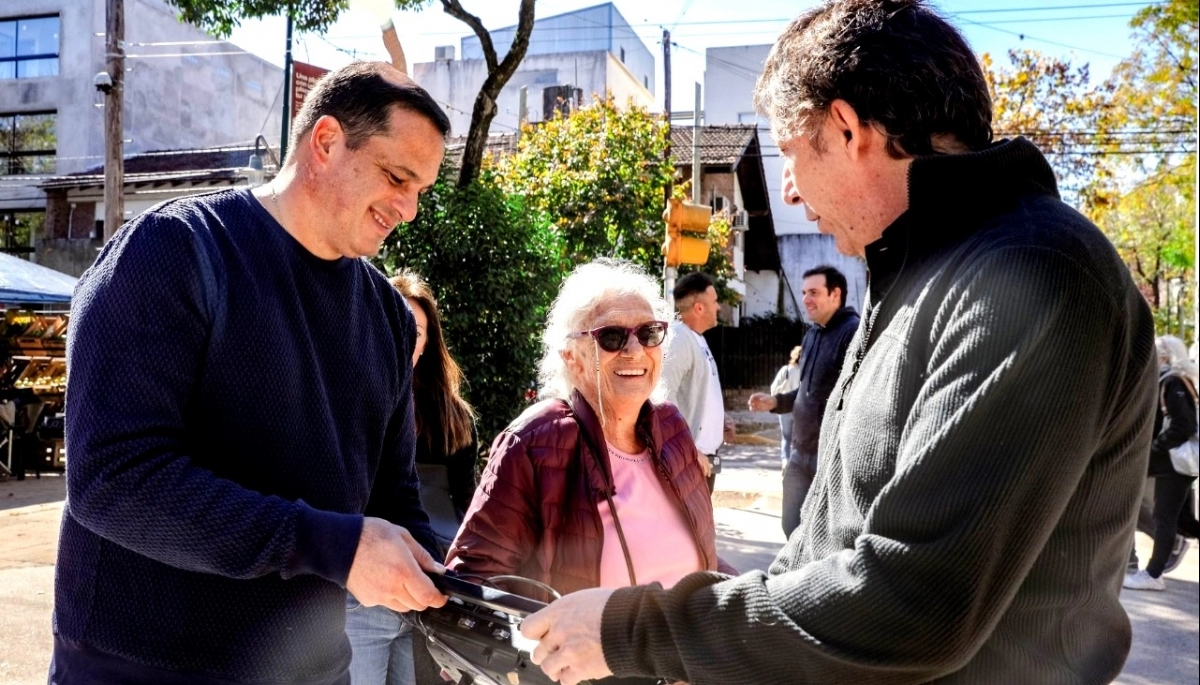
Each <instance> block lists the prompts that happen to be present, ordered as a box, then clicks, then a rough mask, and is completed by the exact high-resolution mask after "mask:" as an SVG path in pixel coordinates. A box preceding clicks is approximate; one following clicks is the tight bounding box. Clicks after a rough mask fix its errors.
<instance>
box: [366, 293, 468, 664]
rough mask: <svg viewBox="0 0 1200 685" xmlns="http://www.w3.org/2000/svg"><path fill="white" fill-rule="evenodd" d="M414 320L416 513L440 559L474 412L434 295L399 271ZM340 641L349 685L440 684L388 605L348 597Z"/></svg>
mask: <svg viewBox="0 0 1200 685" xmlns="http://www.w3.org/2000/svg"><path fill="white" fill-rule="evenodd" d="M390 282H391V284H392V285H393V286H394V287H395V288H396V290H397V291H398V292H399V293H400V294H401V295H403V296H404V299H405V300H406V301H407V303H408V306H409V307H410V308H411V309H412V313H413V318H414V319H415V320H416V330H417V335H416V342H415V344H414V345H413V354H412V366H413V384H412V388H413V413H414V414H415V418H416V434H417V449H416V462H417V473H418V475H419V476H420V483H421V490H420V493H421V506H422V508H423V509H424V510H425V512H426V513H427V514H428V515H429V519H430V525H431V526H432V528H433V532H434V535H435V536H436V537H437V541H438V548H439V552H440V554H439V555H438V558H439V559H444V558H445V556H446V550H447V549H448V548H449V545H450V542H451V541H452V540H453V539H454V535H455V534H456V533H457V532H458V526H459V524H460V523H462V519H463V514H464V513H465V512H466V508H467V504H468V503H469V502H470V501H471V496H472V495H473V494H474V492H475V459H476V452H477V450H476V441H475V430H474V428H475V412H474V410H472V408H471V405H470V404H468V403H467V402H466V400H464V399H463V398H462V395H461V394H460V392H459V389H460V386H461V385H462V371H460V370H459V368H458V364H457V363H455V361H454V358H453V357H451V356H450V350H448V349H446V342H445V339H444V338H443V335H442V322H441V316H440V315H439V313H438V306H437V300H436V299H434V297H433V291H432V290H431V289H430V288H429V284H428V283H426V282H425V281H424V280H423V279H422V278H421V277H420V276H419V275H418V274H416V273H415V272H412V271H407V270H405V271H401V272H400V273H399V274H397V275H396V276H393V277H392V278H391V279H390ZM346 636H347V637H349V639H350V648H351V652H352V655H351V659H350V681H351V683H352V684H353V685H411V684H412V683H421V684H422V685H425V684H426V683H440V682H441V678H440V677H437V670H438V669H436V667H434V666H432V660H431V659H430V658H429V655H428V651H427V650H426V649H425V644H424V640H423V639H421V638H420V637H419V636H418V635H415V634H414V633H413V630H412V625H411V624H410V623H408V622H407V621H405V620H404V619H403V618H402V617H401V614H400V613H399V612H397V611H395V610H393V609H390V608H388V607H386V606H371V607H368V606H363V604H362V602H359V601H358V599H356V598H355V597H354V595H353V594H351V593H346Z"/></svg>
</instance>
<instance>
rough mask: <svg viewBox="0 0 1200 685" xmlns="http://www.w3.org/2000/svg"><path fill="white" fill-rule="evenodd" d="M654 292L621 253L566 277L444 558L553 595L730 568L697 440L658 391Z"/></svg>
mask: <svg viewBox="0 0 1200 685" xmlns="http://www.w3.org/2000/svg"><path fill="white" fill-rule="evenodd" d="M658 293H659V286H658V285H657V284H656V283H655V282H654V281H653V280H652V279H650V278H649V277H648V276H646V274H645V273H644V272H642V271H641V270H640V269H639V268H637V267H635V266H633V265H632V264H629V263H627V262H616V261H608V260H600V261H596V262H592V263H589V264H584V265H582V266H579V267H577V268H576V269H575V270H574V271H573V272H572V273H571V275H570V276H568V277H567V279H566V280H565V281H564V282H563V285H562V288H561V290H560V291H559V294H558V297H557V298H556V299H555V300H554V304H553V305H552V306H551V309H550V312H549V315H548V321H547V324H546V330H545V332H544V333H543V335H542V341H543V345H544V350H545V351H544V354H543V357H542V361H541V368H540V373H539V381H540V382H539V387H540V388H541V389H542V393H543V399H542V400H541V401H540V402H538V403H537V404H535V405H533V406H532V407H530V408H528V409H527V410H525V412H524V413H522V414H521V416H519V417H518V418H517V419H516V420H514V421H513V422H512V423H511V424H510V425H509V426H508V427H507V428H506V429H505V430H504V431H503V432H502V433H500V435H499V436H497V438H496V441H495V442H494V443H493V445H492V450H491V456H490V458H489V460H488V465H487V469H486V470H485V471H484V474H483V477H482V480H481V482H480V486H479V488H478V489H477V490H476V492H475V499H474V500H473V501H472V502H471V506H470V508H469V509H468V510H467V517H466V520H465V521H464V522H463V525H462V528H461V529H460V530H459V533H458V537H457V538H455V540H454V544H453V545H452V546H451V548H450V554H449V556H448V557H447V558H446V565H447V567H449V568H451V569H453V570H455V571H458V572H460V573H467V574H472V575H476V576H480V577H482V578H489V577H492V576H496V575H518V576H522V577H524V578H528V579H531V580H533V581H537V582H539V583H543V584H546V585H549V586H550V587H552V588H554V589H555V590H556V591H558V592H560V593H562V594H567V593H571V592H575V591H577V590H582V589H584V588H594V587H609V588H616V587H626V586H630V585H636V584H637V583H649V582H657V583H661V584H662V585H663V586H664V587H671V586H673V585H674V584H675V583H676V582H678V581H679V580H680V579H681V578H683V577H684V576H686V575H688V574H689V573H693V572H696V571H717V570H723V571H726V572H732V571H733V569H732V568H731V567H729V566H728V565H725V564H724V563H723V562H722V561H721V560H720V559H719V558H718V557H717V551H716V532H715V525H714V523H713V512H712V503H711V501H710V498H709V494H708V489H707V488H706V486H705V482H704V471H703V470H702V469H701V467H700V460H699V458H698V457H699V453H698V452H697V450H696V445H695V443H694V442H693V441H692V437H691V434H690V433H689V432H688V429H687V424H686V423H685V422H684V420H683V417H682V416H681V415H680V413H679V411H678V410H677V409H676V408H675V406H674V405H672V404H668V403H663V402H662V401H661V397H662V388H661V385H660V383H659V379H660V375H661V373H662V356H663V348H662V345H663V342H664V340H665V339H666V338H667V335H668V333H667V330H668V324H667V319H668V318H669V317H670V316H671V310H670V308H669V307H668V306H667V304H666V302H664V301H663V298H662V296H661V295H659V294H658ZM506 589H509V590H510V591H513V592H518V593H520V594H530V593H531V592H533V591H534V588H533V587H530V586H523V585H522V586H512V587H507V588H506Z"/></svg>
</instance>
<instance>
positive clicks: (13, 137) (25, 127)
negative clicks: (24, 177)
mask: <svg viewBox="0 0 1200 685" xmlns="http://www.w3.org/2000/svg"><path fill="white" fill-rule="evenodd" d="M54 119H55V115H54V113H53V112H39V113H32V114H0V176H3V175H19V174H53V173H54V152H55V145H56V144H57V136H56V135H55V131H54Z"/></svg>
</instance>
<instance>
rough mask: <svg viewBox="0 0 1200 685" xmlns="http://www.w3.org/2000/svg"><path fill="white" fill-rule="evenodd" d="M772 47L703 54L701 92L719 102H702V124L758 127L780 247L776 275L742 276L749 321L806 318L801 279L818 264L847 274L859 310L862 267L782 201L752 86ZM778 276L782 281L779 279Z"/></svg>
mask: <svg viewBox="0 0 1200 685" xmlns="http://www.w3.org/2000/svg"><path fill="white" fill-rule="evenodd" d="M770 50H771V46H770V45H746V46H739V47H728V48H709V49H708V50H707V51H706V54H705V72H704V92H705V93H706V94H719V97H709V96H708V95H706V96H705V98H704V119H705V122H706V123H708V124H750V123H757V124H758V125H759V128H760V132H759V139H760V140H761V141H762V157H763V160H762V162H763V169H764V171H765V173H766V178H767V189H768V194H769V195H770V199H771V216H772V220H773V224H774V228H775V236H776V241H777V242H778V246H779V259H780V264H781V266H782V269H781V271H780V272H773V271H765V270H764V271H760V272H753V271H747V272H746V289H747V292H746V303H745V307H744V311H745V314H746V315H747V316H753V315H756V314H768V313H772V312H776V311H777V305H776V303H778V302H783V303H785V307H784V311H780V312H778V313H780V314H783V315H786V316H789V317H793V318H794V317H798V316H802V315H803V313H804V308H803V305H802V303H801V302H800V301H801V296H800V291H801V282H802V280H803V279H802V274H803V273H804V272H805V271H807V270H808V269H811V268H813V267H814V266H817V265H820V264H829V265H832V266H834V267H836V268H837V269H838V270H839V271H841V272H842V273H844V274H846V280H847V282H848V286H849V287H848V289H849V292H848V293H847V294H846V295H847V297H846V303H847V304H849V305H851V306H853V307H855V308H856V309H859V310H860V312H861V310H862V303H863V299H864V297H865V296H866V284H867V276H866V264H865V263H864V262H863V261H862V260H860V259H857V258H854V257H847V256H845V255H843V254H841V253H839V252H838V251H837V250H836V249H835V248H834V244H833V238H832V237H830V236H827V235H823V234H821V233H818V232H817V225H816V224H815V223H814V222H811V221H809V220H808V219H807V218H805V215H804V208H803V207H802V206H801V207H792V206H789V205H787V204H784V202H783V195H782V187H783V181H782V176H783V159H782V158H781V157H780V155H779V146H778V145H777V144H776V142H775V139H774V138H773V137H772V136H771V131H770V127H769V126H768V124H767V122H766V121H765V120H763V119H762V118H761V117H759V116H758V115H757V114H756V113H755V111H754V86H755V83H756V82H757V81H758V75H759V74H761V73H762V65H763V62H764V61H766V59H767V53H769V52H770ZM781 274H782V277H781Z"/></svg>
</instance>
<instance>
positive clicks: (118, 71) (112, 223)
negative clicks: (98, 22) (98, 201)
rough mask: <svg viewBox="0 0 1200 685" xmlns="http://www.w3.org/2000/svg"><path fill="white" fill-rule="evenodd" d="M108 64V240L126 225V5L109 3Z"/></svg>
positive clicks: (115, 1) (117, 0)
mask: <svg viewBox="0 0 1200 685" xmlns="http://www.w3.org/2000/svg"><path fill="white" fill-rule="evenodd" d="M104 61H105V66H106V68H107V69H108V76H109V78H111V79H112V87H111V89H110V90H109V91H108V93H107V94H106V95H105V98H106V99H107V102H106V103H105V107H104V241H105V242H108V239H109V238H112V236H113V234H114V233H116V232H117V229H118V228H120V227H121V224H122V223H124V222H125V154H124V152H125V142H124V138H125V126H124V123H123V121H122V120H123V117H122V111H123V110H124V107H125V3H124V0H108V5H107V6H106V12H105V26H104Z"/></svg>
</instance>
